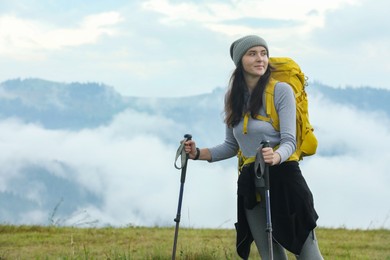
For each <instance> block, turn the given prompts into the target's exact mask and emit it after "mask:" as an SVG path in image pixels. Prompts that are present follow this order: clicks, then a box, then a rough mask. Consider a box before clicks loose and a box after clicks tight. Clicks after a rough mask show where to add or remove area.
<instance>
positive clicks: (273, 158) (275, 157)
mask: <svg viewBox="0 0 390 260" xmlns="http://www.w3.org/2000/svg"><path fill="white" fill-rule="evenodd" d="M261 152H262V153H263V158H264V162H265V163H268V164H269V165H271V166H272V165H276V164H279V163H280V155H279V153H276V152H274V149H272V148H271V147H264V148H263V149H262V150H261Z"/></svg>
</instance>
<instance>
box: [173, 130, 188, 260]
mask: <svg viewBox="0 0 390 260" xmlns="http://www.w3.org/2000/svg"><path fill="white" fill-rule="evenodd" d="M191 138H192V136H191V135H190V134H186V135H184V140H183V141H182V142H181V144H180V146H179V148H178V149H177V152H176V160H175V168H176V169H178V170H180V169H181V178H180V193H179V204H178V206H177V214H176V218H175V219H174V220H175V222H176V228H175V238H174V240H173V249H172V260H175V259H176V245H177V237H178V235H179V223H180V212H181V204H182V201H183V190H184V182H185V180H186V172H187V162H188V154H187V153H186V152H185V151H184V145H185V144H184V143H185V142H186V141H188V140H191ZM180 156H181V167H178V166H177V165H176V161H177V158H179V157H180Z"/></svg>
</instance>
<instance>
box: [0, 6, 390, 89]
mask: <svg viewBox="0 0 390 260" xmlns="http://www.w3.org/2000/svg"><path fill="white" fill-rule="evenodd" d="M388 8H389V3H388V1H385V0H377V1H375V3H374V2H372V1H368V0H329V1H309V0H305V1H289V0H263V1H258V0H246V1H242V0H231V1H227V0H210V1H176V0H143V1H138V0H134V1H125V0H118V1H103V0H96V1H95V0H94V1H92V0H86V1H76V0H67V1H65V0H59V1H51V0H21V1H13V0H1V1H0V67H1V70H0V82H2V81H5V80H8V79H14V78H30V77H33V78H42V79H47V80H52V81H59V82H75V81H78V82H99V83H104V84H107V85H110V86H112V87H114V88H115V89H116V90H117V91H118V92H120V93H121V94H123V95H127V96H153V97H166V96H170V97H171V96H191V95H196V94H201V93H209V92H211V91H212V90H213V89H214V88H215V87H224V86H226V84H227V82H228V79H229V77H230V74H231V72H232V71H233V69H234V64H233V62H232V61H231V59H230V56H229V47H230V44H231V43H232V42H233V41H234V40H236V39H237V38H239V37H242V36H244V35H247V34H256V35H259V36H261V37H263V38H264V39H266V41H267V43H268V45H269V51H270V55H271V56H289V57H292V58H294V59H295V60H296V61H298V63H299V64H300V66H301V68H302V69H303V71H304V72H305V74H306V75H307V76H308V78H309V80H312V81H319V82H322V83H324V84H327V85H330V86H333V87H345V86H353V87H360V86H365V85H369V86H373V87H377V88H390V84H389V82H390V49H389V48H388V46H389V44H390V30H389V28H387V27H389V26H390V18H389V16H388V15H387V13H386V12H387V10H388ZM374 68H375V69H374Z"/></svg>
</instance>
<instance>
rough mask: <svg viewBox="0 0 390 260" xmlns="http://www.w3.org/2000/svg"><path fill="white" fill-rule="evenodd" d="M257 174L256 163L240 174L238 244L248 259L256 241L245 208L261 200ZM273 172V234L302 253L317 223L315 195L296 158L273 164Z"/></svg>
mask: <svg viewBox="0 0 390 260" xmlns="http://www.w3.org/2000/svg"><path fill="white" fill-rule="evenodd" d="M253 174H254V170H253V164H250V165H248V166H246V167H244V168H243V169H242V171H241V174H240V176H239V178H238V189H237V195H238V196H237V213H238V218H237V219H238V221H237V223H236V224H235V226H236V231H237V241H236V246H237V253H238V254H239V255H240V256H241V257H242V258H244V259H246V258H247V257H248V256H249V250H250V245H251V243H252V242H253V237H252V234H251V233H250V229H249V226H248V223H247V221H246V216H245V209H244V208H248V209H251V208H253V207H254V206H255V205H256V203H258V202H257V200H256V190H255V185H254V182H253ZM269 175H270V198H271V219H272V229H273V233H272V234H273V238H274V239H275V240H276V241H277V242H278V243H279V244H281V245H282V246H283V247H284V248H286V249H287V250H288V251H290V252H292V253H294V254H297V255H299V254H300V252H301V250H302V247H303V244H304V243H305V241H306V239H307V237H308V235H309V233H310V231H311V230H313V229H314V228H315V227H316V226H317V224H316V221H317V219H318V215H317V212H316V211H315V209H314V202H313V195H312V193H311V191H310V189H309V187H308V185H307V183H306V181H305V179H304V177H303V176H302V173H301V170H300V168H299V164H298V162H296V161H289V162H284V163H282V164H280V165H275V166H272V167H270V168H269ZM262 199H264V198H262Z"/></svg>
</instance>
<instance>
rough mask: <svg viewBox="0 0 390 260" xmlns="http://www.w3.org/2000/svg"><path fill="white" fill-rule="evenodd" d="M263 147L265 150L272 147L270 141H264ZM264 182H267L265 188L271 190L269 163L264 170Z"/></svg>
mask: <svg viewBox="0 0 390 260" xmlns="http://www.w3.org/2000/svg"><path fill="white" fill-rule="evenodd" d="M261 144H262V145H263V148H265V147H270V144H269V141H268V140H263V141H262V142H261ZM264 171H265V173H264V181H265V187H266V188H267V189H269V163H265V169H264Z"/></svg>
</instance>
